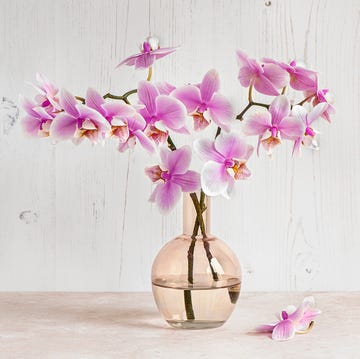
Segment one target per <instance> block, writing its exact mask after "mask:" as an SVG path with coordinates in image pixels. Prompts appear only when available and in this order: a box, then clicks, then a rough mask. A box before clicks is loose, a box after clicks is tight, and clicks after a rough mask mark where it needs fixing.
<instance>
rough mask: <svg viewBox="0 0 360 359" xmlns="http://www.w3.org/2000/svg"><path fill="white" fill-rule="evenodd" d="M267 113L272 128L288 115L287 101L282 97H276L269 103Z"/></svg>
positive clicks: (288, 104) (288, 103)
mask: <svg viewBox="0 0 360 359" xmlns="http://www.w3.org/2000/svg"><path fill="white" fill-rule="evenodd" d="M269 112H270V113H271V123H272V124H273V125H274V126H276V125H278V124H279V123H280V122H281V120H282V119H283V118H284V117H286V116H288V115H289V113H290V102H289V99H288V98H287V97H286V96H284V95H280V96H277V97H276V98H275V99H274V101H273V102H272V103H271V105H270V108H269Z"/></svg>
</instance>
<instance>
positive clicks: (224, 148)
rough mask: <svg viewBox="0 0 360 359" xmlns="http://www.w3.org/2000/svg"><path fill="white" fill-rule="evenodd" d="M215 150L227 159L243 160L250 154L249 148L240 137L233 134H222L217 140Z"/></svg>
mask: <svg viewBox="0 0 360 359" xmlns="http://www.w3.org/2000/svg"><path fill="white" fill-rule="evenodd" d="M215 148H216V150H217V151H218V152H219V153H221V154H222V155H223V156H224V157H225V158H226V159H229V160H231V159H242V158H244V157H245V155H246V154H247V152H248V146H247V144H246V142H245V141H244V140H242V139H241V138H240V137H239V135H237V134H235V133H234V132H233V133H222V134H221V135H220V136H219V137H218V138H217V139H216V140H215Z"/></svg>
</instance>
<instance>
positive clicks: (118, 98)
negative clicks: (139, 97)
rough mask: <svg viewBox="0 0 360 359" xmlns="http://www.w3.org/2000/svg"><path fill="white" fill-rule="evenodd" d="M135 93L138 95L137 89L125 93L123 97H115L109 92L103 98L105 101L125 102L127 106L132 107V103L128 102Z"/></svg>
mask: <svg viewBox="0 0 360 359" xmlns="http://www.w3.org/2000/svg"><path fill="white" fill-rule="evenodd" d="M134 93H137V89H134V90H130V91H128V92H125V93H124V94H123V95H113V94H111V93H110V92H108V93H107V94H105V95H104V96H103V98H104V99H107V98H111V99H112V100H121V101H124V102H125V103H126V104H128V105H130V101H129V100H128V97H129V96H130V95H132V94H134Z"/></svg>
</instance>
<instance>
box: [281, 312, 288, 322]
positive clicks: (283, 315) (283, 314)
mask: <svg viewBox="0 0 360 359" xmlns="http://www.w3.org/2000/svg"><path fill="white" fill-rule="evenodd" d="M281 317H282V318H283V320H286V319H288V318H289V315H288V314H287V313H286V311H285V310H283V311H282V312H281Z"/></svg>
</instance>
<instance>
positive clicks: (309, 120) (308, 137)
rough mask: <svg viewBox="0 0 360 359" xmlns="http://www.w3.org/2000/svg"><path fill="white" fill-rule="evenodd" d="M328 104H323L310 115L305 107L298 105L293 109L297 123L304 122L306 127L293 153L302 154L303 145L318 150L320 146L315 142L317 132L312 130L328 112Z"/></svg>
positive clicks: (313, 109) (316, 107) (295, 143)
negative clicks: (315, 123) (318, 120)
mask: <svg viewBox="0 0 360 359" xmlns="http://www.w3.org/2000/svg"><path fill="white" fill-rule="evenodd" d="M327 107H328V104H327V103H325V102H321V103H319V104H317V105H316V106H315V107H313V108H312V109H311V111H310V112H309V113H308V112H307V111H306V109H305V108H304V107H303V106H299V105H296V106H294V107H293V109H292V111H291V114H292V116H294V117H295V118H296V119H297V121H299V122H302V123H303V124H304V127H305V131H304V133H303V135H302V136H301V137H299V138H298V139H296V140H295V142H294V149H293V153H299V152H300V145H301V143H303V144H304V145H306V146H308V147H312V148H313V149H318V144H317V142H316V140H315V136H316V133H317V132H316V130H314V129H313V128H312V124H313V122H314V121H315V120H317V119H318V118H319V117H320V116H322V114H323V113H324V112H325V111H326V110H327Z"/></svg>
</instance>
